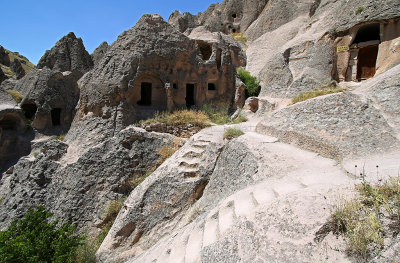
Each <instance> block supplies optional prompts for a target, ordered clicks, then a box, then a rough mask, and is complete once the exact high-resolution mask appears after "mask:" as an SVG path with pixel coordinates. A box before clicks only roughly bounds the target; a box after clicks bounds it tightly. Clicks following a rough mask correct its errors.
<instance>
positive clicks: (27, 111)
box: [21, 101, 37, 120]
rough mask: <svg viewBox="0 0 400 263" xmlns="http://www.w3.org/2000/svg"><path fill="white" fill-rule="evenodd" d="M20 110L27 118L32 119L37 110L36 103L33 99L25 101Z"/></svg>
mask: <svg viewBox="0 0 400 263" xmlns="http://www.w3.org/2000/svg"><path fill="white" fill-rule="evenodd" d="M21 108H22V111H23V112H24V115H25V117H26V118H27V119H28V120H33V119H34V118H35V114H36V111H37V106H36V103H35V102H33V101H30V102H26V103H24V104H23V105H22V106H21Z"/></svg>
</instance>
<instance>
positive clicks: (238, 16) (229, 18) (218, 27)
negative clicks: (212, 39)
mask: <svg viewBox="0 0 400 263" xmlns="http://www.w3.org/2000/svg"><path fill="white" fill-rule="evenodd" d="M267 2H268V0H261V1H252V0H226V1H224V2H222V3H221V4H213V5H211V6H210V7H209V8H208V9H207V11H205V12H203V13H199V14H198V15H195V16H193V15H191V14H189V13H184V14H183V15H182V14H180V13H179V12H178V11H175V12H174V13H173V14H172V15H171V16H170V18H169V23H171V24H172V25H173V26H174V27H176V28H177V29H178V30H179V31H181V32H185V31H186V30H187V29H189V30H191V29H193V28H195V27H198V26H205V27H206V28H207V30H209V31H211V32H223V33H225V34H230V33H239V32H244V31H245V30H246V29H247V28H248V27H249V26H250V25H251V23H253V22H254V21H255V20H256V19H257V17H258V16H259V14H260V13H261V12H262V10H263V9H264V7H265V6H266V4H267Z"/></svg>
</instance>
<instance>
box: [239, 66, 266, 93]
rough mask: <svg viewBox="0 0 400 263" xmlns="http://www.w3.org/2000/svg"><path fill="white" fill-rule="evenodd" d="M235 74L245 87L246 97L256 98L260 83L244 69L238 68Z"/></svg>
mask: <svg viewBox="0 0 400 263" xmlns="http://www.w3.org/2000/svg"><path fill="white" fill-rule="evenodd" d="M237 73H238V76H239V78H240V80H241V81H242V82H243V83H244V84H245V85H246V97H257V96H258V95H259V94H260V81H259V80H257V78H256V77H253V76H252V75H251V74H250V72H248V71H246V70H244V69H241V68H239V69H238V70H237Z"/></svg>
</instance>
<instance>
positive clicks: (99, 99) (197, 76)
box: [68, 15, 245, 138]
mask: <svg viewBox="0 0 400 263" xmlns="http://www.w3.org/2000/svg"><path fill="white" fill-rule="evenodd" d="M243 63H245V59H244V55H243V53H242V51H241V49H240V46H239V45H238V44H237V43H235V42H233V41H232V40H231V39H227V38H226V36H223V35H221V34H219V33H216V34H215V35H212V36H211V38H210V39H208V38H207V39H206V40H202V39H201V38H200V39H195V40H194V39H190V38H188V37H186V36H185V35H183V34H182V33H180V32H178V31H177V30H176V29H175V28H174V27H172V26H171V25H170V24H168V23H166V22H165V21H164V20H163V19H162V18H161V17H160V16H158V15H144V16H143V17H142V18H140V20H139V21H138V23H137V24H136V25H135V26H134V27H133V28H131V29H129V30H127V31H125V32H124V33H122V34H121V35H120V36H119V37H118V39H117V40H116V41H115V42H114V43H113V44H112V45H111V46H110V47H109V48H108V50H107V53H106V54H105V55H104V57H103V58H102V59H101V60H100V61H99V63H98V64H96V66H95V67H94V68H93V69H92V70H91V71H89V72H88V73H87V74H85V75H84V76H83V77H82V78H81V79H80V81H79V85H80V86H81V97H80V104H79V106H78V114H77V115H76V117H75V120H74V123H73V124H72V128H71V131H70V133H69V134H68V136H69V138H79V134H80V133H81V132H82V131H83V130H86V129H88V127H89V126H88V125H90V127H92V126H94V125H92V124H88V123H89V122H90V123H102V125H95V126H96V127H95V128H94V129H95V130H93V129H90V131H89V130H88V132H87V133H88V134H93V135H94V136H98V135H97V134H99V133H101V134H102V136H112V135H113V133H114V132H118V131H119V130H120V129H123V128H124V127H126V126H128V125H130V124H133V123H135V122H137V121H139V120H141V119H145V118H148V117H151V116H153V115H154V113H155V112H157V111H165V110H167V109H168V110H171V109H175V108H179V107H186V106H187V104H188V103H189V102H188V100H187V98H186V89H187V86H188V84H191V85H193V86H194V87H195V89H196V92H195V94H193V102H192V103H194V104H195V105H199V106H201V105H202V104H203V103H205V102H209V101H213V102H216V101H228V102H230V101H231V100H233V96H234V89H235V72H236V67H237V66H242V65H244V64H243ZM143 83H145V84H147V85H150V86H151V88H152V94H151V99H150V101H149V104H148V105H143V101H142V99H143V98H142V97H141V96H142V94H141V88H142V85H143ZM210 85H213V87H214V90H211V91H210V90H209V86H210Z"/></svg>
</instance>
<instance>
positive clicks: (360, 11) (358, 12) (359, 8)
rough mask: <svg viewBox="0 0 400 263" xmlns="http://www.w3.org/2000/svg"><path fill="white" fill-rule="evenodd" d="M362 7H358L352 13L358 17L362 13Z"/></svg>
mask: <svg viewBox="0 0 400 263" xmlns="http://www.w3.org/2000/svg"><path fill="white" fill-rule="evenodd" d="M364 9H365V8H364V7H363V6H359V7H358V8H357V10H356V11H355V12H354V13H355V14H356V15H359V14H361V13H362V12H363V11H364Z"/></svg>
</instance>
